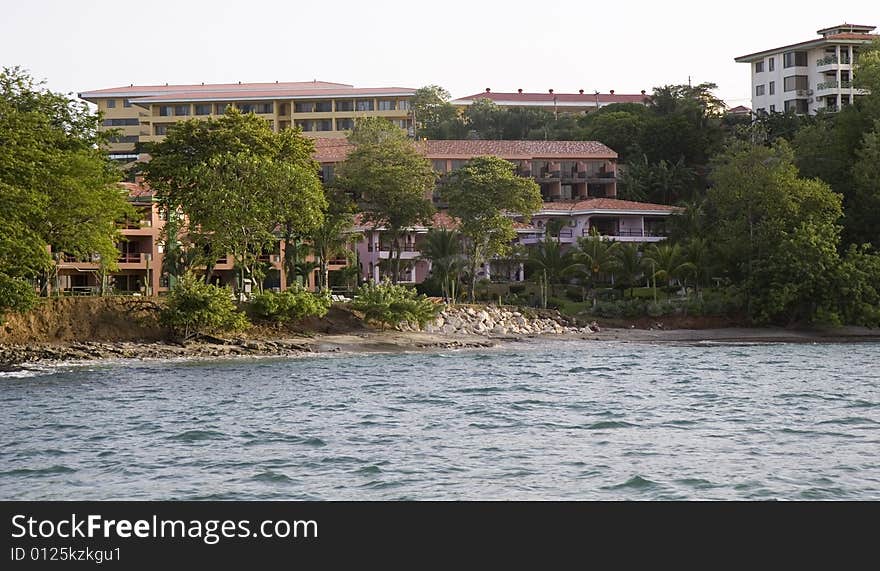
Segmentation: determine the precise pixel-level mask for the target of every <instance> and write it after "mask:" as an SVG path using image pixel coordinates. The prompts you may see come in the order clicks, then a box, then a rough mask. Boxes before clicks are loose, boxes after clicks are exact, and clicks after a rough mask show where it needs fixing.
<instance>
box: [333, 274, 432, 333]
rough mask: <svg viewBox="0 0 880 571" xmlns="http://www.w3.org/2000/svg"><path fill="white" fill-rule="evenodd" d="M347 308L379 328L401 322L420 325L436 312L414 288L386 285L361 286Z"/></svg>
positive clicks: (429, 302) (369, 284)
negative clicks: (361, 314)
mask: <svg viewBox="0 0 880 571" xmlns="http://www.w3.org/2000/svg"><path fill="white" fill-rule="evenodd" d="M351 307H352V309H354V310H356V311H360V312H361V313H363V314H364V318H365V319H367V320H369V321H375V322H378V323H380V324H382V327H383V329H384V328H385V326H392V327H393V326H395V325H398V324H399V323H403V322H410V323H418V324H419V325H424V324H425V323H427V322H428V321H431V320H432V319H434V317H435V316H436V315H437V313H438V312H439V311H440V306H439V305H438V304H435V303H434V302H432V301H431V300H429V299H428V298H427V297H425V296H424V295H419V294H418V293H417V292H416V291H415V290H414V289H410V288H408V287H406V286H402V285H394V284H391V283H389V282H382V283H381V284H374V283H372V282H370V283H366V284H364V285H362V286H361V287H360V289H358V292H357V294H356V295H355V297H354V301H352V303H351Z"/></svg>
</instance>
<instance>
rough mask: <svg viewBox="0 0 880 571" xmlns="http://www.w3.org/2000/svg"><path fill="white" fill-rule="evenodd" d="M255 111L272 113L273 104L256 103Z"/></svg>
mask: <svg viewBox="0 0 880 571" xmlns="http://www.w3.org/2000/svg"><path fill="white" fill-rule="evenodd" d="M256 107H257V113H274V112H275V105H274V104H273V103H271V102H270V103H257V105H256Z"/></svg>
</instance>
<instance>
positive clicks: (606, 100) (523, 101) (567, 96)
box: [451, 87, 651, 115]
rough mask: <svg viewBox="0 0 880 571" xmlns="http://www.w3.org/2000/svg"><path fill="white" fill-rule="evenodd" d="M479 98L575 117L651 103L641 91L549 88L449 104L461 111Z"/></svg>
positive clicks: (490, 94)
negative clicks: (607, 108)
mask: <svg viewBox="0 0 880 571" xmlns="http://www.w3.org/2000/svg"><path fill="white" fill-rule="evenodd" d="M479 99H489V100H490V101H492V102H494V103H495V104H496V105H498V106H499V107H537V108H539V109H544V110H546V111H550V112H551V113H553V114H559V113H574V114H578V115H582V114H584V113H589V112H590V111H595V110H596V109H599V108H600V107H605V106H606V105H611V104H612V103H639V104H642V105H647V104H648V102H649V101H650V100H651V98H650V96H648V95H647V94H646V93H645V92H644V91H642V92H641V93H640V94H638V95H625V94H617V93H614V90H613V89H612V90H611V91H610V92H609V93H599V92H598V91H597V92H595V93H585V92H584V90H583V89H581V90H579V91H578V93H556V92H554V90H552V89H549V90H547V93H528V92H523V90H522V89H518V90H517V91H516V92H515V93H511V92H495V91H492V90H491V89H490V88H488V87H487V88H486V91H484V92H483V93H477V94H474V95H468V96H466V97H461V98H459V99H455V100H453V101H452V102H451V103H452V104H453V105H455V106H456V107H459V108H462V109H463V108H466V107H469V106H470V105H473V103H474V101H477V100H479Z"/></svg>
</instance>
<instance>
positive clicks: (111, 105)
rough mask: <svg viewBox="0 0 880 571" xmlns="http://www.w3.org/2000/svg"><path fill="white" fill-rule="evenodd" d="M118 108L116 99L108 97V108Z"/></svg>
mask: <svg viewBox="0 0 880 571" xmlns="http://www.w3.org/2000/svg"><path fill="white" fill-rule="evenodd" d="M115 108H116V100H115V99H108V100H107V109H115Z"/></svg>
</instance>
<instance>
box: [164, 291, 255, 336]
mask: <svg viewBox="0 0 880 571" xmlns="http://www.w3.org/2000/svg"><path fill="white" fill-rule="evenodd" d="M159 320H160V322H161V323H162V325H164V326H166V327H168V328H170V329H171V330H172V331H173V332H174V333H175V334H178V335H182V336H183V337H184V339H188V338H190V337H192V336H194V335H199V334H205V333H221V332H225V331H240V330H242V329H245V328H246V327H247V326H248V325H249V323H248V320H247V317H245V315H244V314H243V313H241V312H240V311H238V308H236V306H235V302H234V301H233V299H232V290H230V289H229V288H228V287H217V286H215V285H210V284H206V283H204V282H202V281H200V280H198V279H196V278H194V277H192V276H186V277H184V278H183V279H182V280H181V281H180V283H178V284H177V287H176V288H174V290H172V291H171V293H170V294H169V295H168V302H167V304H166V306H165V307H164V308H163V309H162V312H161V313H160V315H159Z"/></svg>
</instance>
